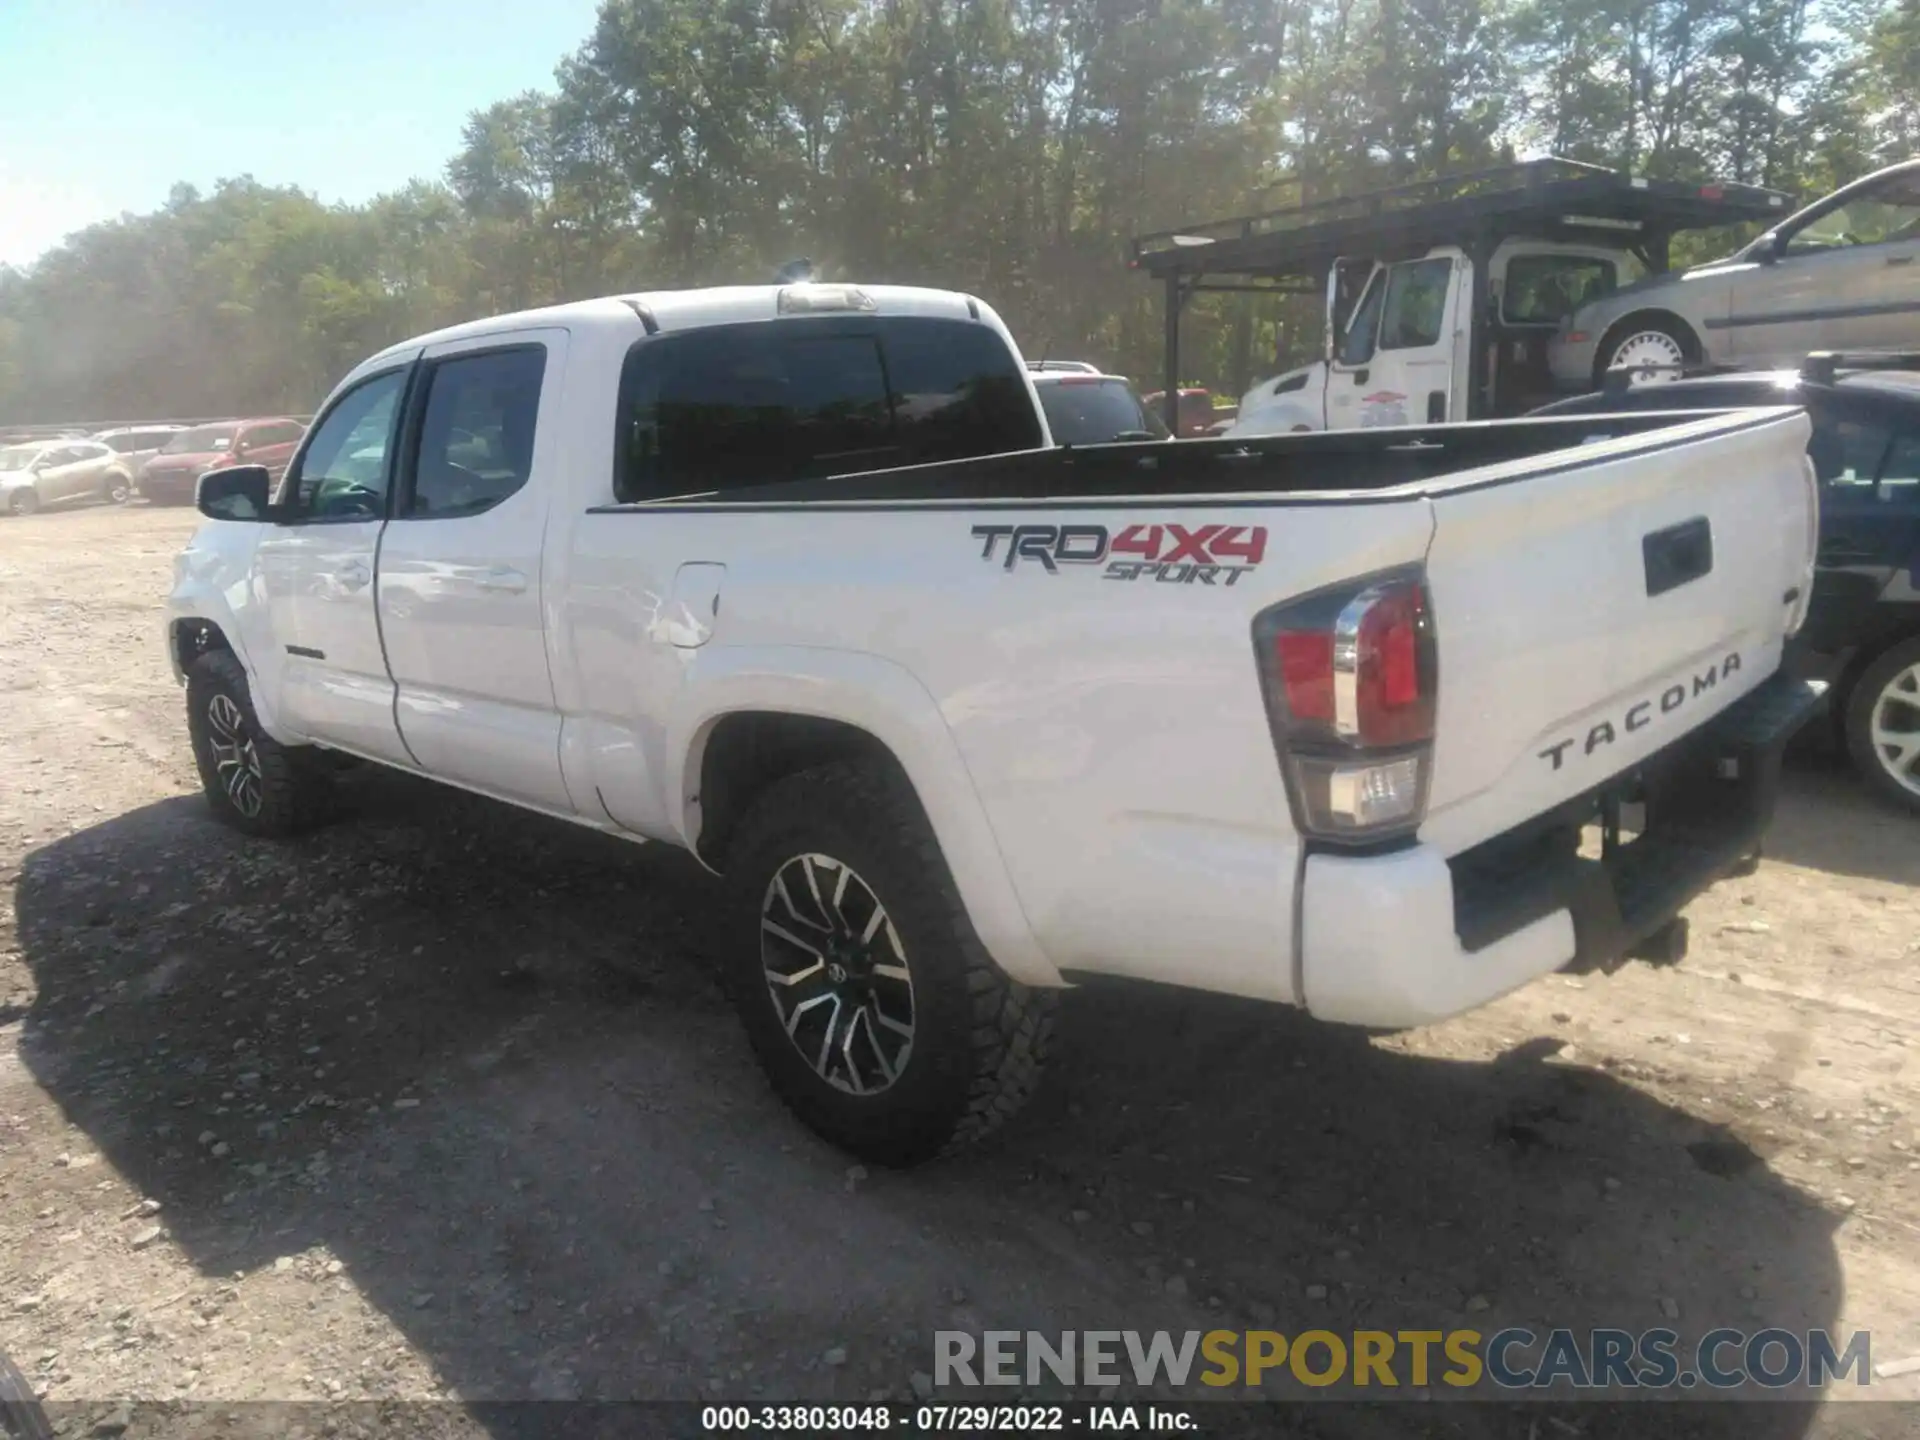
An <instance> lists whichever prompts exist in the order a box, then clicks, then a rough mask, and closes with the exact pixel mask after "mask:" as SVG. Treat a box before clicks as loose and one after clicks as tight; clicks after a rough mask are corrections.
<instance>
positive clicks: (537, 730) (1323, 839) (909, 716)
mask: <svg viewBox="0 0 1920 1440" xmlns="http://www.w3.org/2000/svg"><path fill="white" fill-rule="evenodd" d="M410 394H412V395H424V396H425V397H426V398H425V400H424V403H423V404H422V405H421V407H420V412H419V417H418V420H417V421H416V423H414V424H411V425H408V426H405V427H401V426H397V425H396V424H395V423H394V417H395V414H396V411H397V410H398V409H399V407H400V406H401V403H402V397H404V396H406V395H410ZM1596 428H1597V429H1601V430H1605V431H1607V432H1609V433H1611V434H1613V435H1614V436H1616V437H1617V439H1616V443H1613V444H1609V445H1606V446H1604V447H1597V448H1598V451H1599V453H1597V454H1595V455H1593V456H1592V457H1589V456H1588V455H1587V454H1586V453H1585V447H1584V442H1585V440H1586V439H1587V437H1588V436H1589V435H1591V434H1592V433H1594V432H1595V430H1596ZM1808 429H1809V426H1808V422H1807V418H1806V416H1805V415H1804V414H1803V413H1801V412H1799V411H1795V410H1791V409H1780V410H1776V411H1774V412H1772V413H1771V414H1768V415H1763V416H1760V417H1758V418H1756V417H1754V416H1753V415H1751V414H1747V415H1740V416H1734V417H1721V418H1710V419H1706V420H1697V421H1693V422H1691V423H1689V422H1688V421H1686V420H1682V421H1680V422H1678V423H1676V422H1675V421H1674V420H1672V419H1670V418H1660V417H1653V418H1648V417H1637V416H1628V417H1619V418H1617V419H1615V420H1613V421H1610V422H1603V423H1602V424H1601V425H1600V426H1598V427H1596V426H1595V425H1594V423H1593V422H1589V421H1587V420H1584V419H1573V420H1568V421H1551V420H1532V421H1511V422H1497V423H1493V424H1489V425H1475V426H1461V427H1457V431H1456V433H1452V434H1448V435H1446V436H1444V437H1443V438H1441V439H1438V440H1435V441H1433V442H1432V443H1429V444H1426V445H1423V446H1421V447H1418V448H1415V447H1410V446H1408V445H1407V444H1406V443H1405V438H1404V436H1401V435H1398V434H1393V433H1367V432H1364V431H1353V432H1349V433H1347V434H1342V435H1313V436H1300V437H1293V436H1283V437H1279V438H1275V439H1268V440H1256V441H1237V440H1227V441H1211V442H1210V441H1195V442H1191V443H1187V444H1179V445H1175V444H1166V445H1156V446H1145V445H1141V446H1132V445H1115V446H1096V447H1089V448H1085V449H1067V448H1062V447H1053V448H1047V447H1045V446H1043V445H1042V440H1043V438H1044V435H1045V431H1044V428H1043V425H1042V420H1041V415H1040V413H1039V411H1038V407H1037V403H1036V399H1035V387H1034V385H1033V384H1032V381H1031V375H1030V372H1028V371H1027V370H1026V369H1025V367H1024V366H1023V364H1022V363H1021V359H1020V356H1019V354H1018V352H1017V351H1016V349H1015V348H1014V345H1013V342H1012V340H1011V338H1010V337H1009V336H1008V334H1007V331H1006V329H1005V327H1004V326H1003V325H1002V323H1001V321H1000V319H999V317H998V316H997V315H995V314H994V312H993V310H992V309H991V308H990V307H988V306H987V305H985V304H983V303H982V302H980V301H979V300H977V299H974V298H972V297H969V296H965V295H958V294H951V293H947V292H942V291H932V290H917V289H904V288H897V287H892V286H876V287H872V288H868V287H856V286H851V285H815V284H791V285H784V286H769V287H765V288H761V289H747V288H727V289H721V290H717V291H698V290H695V291H682V292H677V293H665V294H649V295H638V296H628V297H621V298H608V299H603V300H597V301H585V302H580V303H576V304H571V305H565V306H559V307H555V308H551V309H546V310H539V311H532V312H528V313H525V314H519V315H509V316H504V317H501V318H497V319H491V320H484V321H480V322H476V323H473V324H468V325H463V326H458V327H455V328H454V329H451V330H445V331H440V332H438V333H435V334H431V335H425V336H421V337H419V338H417V339H414V340H409V341H407V342H405V343H404V344H400V345H396V346H394V347H392V348H390V349H388V350H385V351H383V352H381V353H380V354H377V355H375V356H372V357H371V358H369V359H368V360H366V361H365V362H364V363H362V364H361V365H360V366H358V367H357V368H356V369H355V370H354V371H353V372H352V373H351V374H349V375H348V376H347V377H346V378H345V379H344V380H342V381H341V383H340V384H339V385H338V386H337V387H336V388H335V390H334V392H333V394H332V395H331V396H330V397H329V398H328V400H327V402H326V404H325V405H324V406H323V407H322V409H321V411H320V414H319V418H318V419H317V420H316V421H315V422H314V425H313V428H312V430H311V432H310V433H309V435H308V437H307V440H306V441H305V443H304V445H303V447H302V449H301V451H300V453H299V454H298V455H297V456H296V457H295V459H294V461H293V464H292V466H291V468H290V469H289V471H288V473H287V478H286V480H285V481H284V482H282V484H281V485H280V487H279V489H278V491H277V492H275V491H273V490H271V489H270V482H269V477H268V474H267V471H266V470H265V469H264V468H261V467H257V466H250V465H241V466H235V467H231V468H228V469H224V470H221V471H217V472H215V473H213V474H210V475H208V476H206V477H205V478H204V479H203V480H202V482H201V486H200V492H199V497H198V498H199V506H200V509H201V512H202V513H203V514H205V515H206V516H207V517H208V519H209V520H210V521H211V522H213V523H210V524H208V525H205V526H203V527H201V529H200V530H199V532H198V533H196V535H195V536H194V538H193V540H192V541H191V543H190V548H189V551H188V553H187V554H186V555H185V556H184V557H182V560H181V562H180V563H179V564H178V566H177V567H176V569H175V572H174V574H175V582H174V588H173V591H172V593H171V595H170V596H169V598H168V602H167V607H168V627H167V636H168V640H169V652H168V653H169V657H170V660H171V664H172V666H173V669H174V672H175V674H176V675H177V676H178V677H179V679H180V680H181V681H182V682H183V683H184V685H185V690H186V707H187V723H188V728H189V733H190V737H191V743H192V747H193V755H194V758H195V762H196V764H197V766H198V768H199V772H200V776H201V780H202V783H203V786H204V788H205V792H206V796H207V799H208V802H209V804H210V806H211V807H212V810H213V812H214V814H215V815H216V816H218V817H219V818H221V819H222V820H224V821H225V822H227V823H228V824H230V825H232V826H233V827H235V828H236V829H238V830H240V831H242V832H245V833H247V834H250V835H254V836H260V837H270V836H277V835H284V834H288V833H290V832H292V831H295V830H297V829H299V828H301V827H302V826H304V825H308V824H311V823H313V822H315V821H316V820H317V819H319V818H320V817H321V816H322V815H323V814H324V813H325V811H326V807H327V804H328V796H329V790H328V787H329V785H330V783H331V782H330V779H329V772H330V768H331V767H330V766H329V765H328V764H326V763H324V760H325V757H324V753H323V752H324V751H327V750H334V751H339V752H343V753H345V754H347V755H351V756H355V757H359V758H361V759H363V760H367V761H371V762H374V763H378V764H383V765H387V766H391V767H394V768H397V769H401V770H407V771H412V772H415V773H419V774H424V775H426V776H428V777H431V778H433V779H436V780H439V781H442V782H445V783H447V784H450V785H454V786H459V787H464V788H466V789H470V790H476V791H479V792H481V793H483V794H487V795H491V796H494V797H496V798H499V799H503V800H507V801H510V802H512V803H515V804H519V805H521V806H524V807H527V808H529V809H532V810H535V811H539V812H541V813H544V814H549V815H555V816H560V817H564V818H567V819H569V820H572V821H575V822H577V823H579V824H581V825H584V826H587V827H589V828H591V829H595V830H599V831H602V832H605V833H608V834H611V835H615V836H624V837H627V838H629V839H652V840H656V841H663V842H665V843H668V844H672V845H677V846H682V847H686V848H688V849H691V850H692V851H694V852H695V853H696V854H697V855H698V856H699V857H700V858H701V859H702V860H703V861H704V862H705V863H706V864H707V865H709V866H711V867H713V868H715V869H717V870H720V871H722V872H723V873H724V875H725V878H726V884H727V887H728V891H729V894H730V897H731V898H730V902H729V905H728V909H727V913H726V918H725V919H724V922H723V923H724V925H725V928H724V930H723V931H721V932H720V938H719V940H718V942H717V946H716V950H717V954H716V961H717V963H718V964H719V965H720V966H721V967H723V969H724V974H725V980H726V983H727V986H728V989H729V992H730V994H731V995H732V996H733V999H734V1003H735V1004H736V1005H737V1007H738V1009H739V1012H740V1016H741V1019H742V1021H743V1022H744V1024H745V1027H746V1030H747V1033H748V1035H749V1037H750V1038H751V1040H752V1043H753V1046H754V1048H755V1050H756V1052H757V1054H758V1056H759V1059H760V1062H761V1064H762V1066H763V1067H764V1068H765V1070H766V1072H767V1074H768V1076H769V1078H770V1080H771V1082H772V1084H773V1086H774V1087H775V1089H776V1090H777V1091H778V1092H779V1093H780V1095H781V1096H782V1097H783V1098H784V1099H785V1100H786V1102H787V1103H788V1104H789V1105H790V1106H791V1107H792V1108H793V1109H794V1111H795V1112H796V1113H797V1114H799V1115H800V1116H801V1117H802V1118H803V1119H805V1120H806V1121H807V1123H809V1124H811V1125H812V1126H814V1127H815V1128H816V1129H817V1130H819V1131H820V1132H821V1133H822V1134H823V1135H826V1136H827V1137H829V1138H830V1139H832V1140H833V1141H835V1142H837V1143H838V1144H840V1145H842V1146H845V1147H846V1148H848V1149H849V1150H852V1151H854V1152H856V1153H858V1154H860V1155H863V1156H866V1157H870V1158H873V1159H877V1160H881V1161H885V1162H889V1163H908V1162H912V1161H915V1160H919V1159H923V1158H926V1157H928V1156H930V1155H932V1154H935V1153H938V1152H940V1151H942V1150H944V1149H946V1148H948V1147H950V1146H951V1145H954V1144H956V1143H959V1142H963V1141H966V1140H969V1139H971V1138H973V1137H975V1136H977V1135H980V1134H982V1133H984V1132H986V1131H987V1130H989V1129H991V1128H992V1127H994V1126H995V1125H997V1124H998V1123H999V1122H1000V1121H1001V1120H1002V1119H1003V1118H1005V1117H1006V1116H1007V1115H1008V1114H1010V1113H1011V1112H1012V1111H1013V1110H1015V1109H1016V1108H1017V1107H1018V1105H1019V1103H1020V1102H1021V1101H1022V1100H1023V1099H1024V1098H1025V1096H1026V1095H1027V1094H1028V1092H1029V1091H1030V1090H1031V1088H1032V1087H1033V1085H1034V1083H1035V1080H1036V1077H1037V1074H1038V1070H1039V1067H1040V1064H1041V1061H1042V1059H1043V1057H1044V1055H1045V1053H1046V1050H1047V1044H1048V1035H1049V1030H1050V1026H1051V1017H1052V1012H1053V1008H1054V1003H1055V996H1056V994H1057V992H1058V991H1059V990H1060V989H1061V988H1062V987H1063V985H1064V983H1065V982H1064V979H1063V975H1064V974H1072V973H1076V972H1079V973H1087V974H1099V973H1105V974H1109V975H1124V976H1131V977H1134V978H1139V979H1155V980H1161V981H1166V982H1170V983H1174V984H1179V985H1186V986H1190V987H1194V988H1198V989H1202V990H1213V991H1220V992H1227V993H1231V994H1235V995H1239V996H1242V997H1248V998H1264V999H1268V1000H1272V1001H1277V1002H1282V1003H1290V1004H1295V1005H1301V1006H1304V1007H1305V1008H1306V1009H1307V1010H1309V1011H1310V1012H1311V1013H1312V1014H1314V1015H1316V1016H1318V1017H1320V1018H1322V1019H1326V1020H1331V1021H1338V1022H1344V1023H1350V1024H1356V1025H1369V1026H1386V1027H1405V1026H1410V1025H1417V1024H1422V1023H1425V1022H1428V1021H1432V1020H1437V1019H1440V1018H1443V1017H1445V1016H1449V1015H1453V1014H1457V1013H1459V1012H1461V1011H1464V1010H1468V1009H1471V1008H1473V1007H1475V1006H1478V1005H1481V1004H1483V1003H1486V1002H1488V1001H1491V1000H1493V999H1494V998H1495V997H1497V996H1499V995H1503V994H1505V993H1506V992H1508V991H1510V990H1512V989H1514V988H1515V987H1516V986H1519V985H1522V984H1524V983H1526V982H1527V981H1528V980H1531V979H1533V978H1535V977H1537V976H1540V975H1544V974H1546V973H1548V972H1550V971H1554V970H1558V969H1561V968H1563V967H1567V966H1574V967H1576V968H1591V967H1594V966H1603V965H1611V964H1612V963H1613V962H1614V961H1615V960H1618V959H1621V958H1624V957H1625V956H1627V955H1628V954H1630V953H1633V952H1635V951H1636V950H1640V949H1641V948H1642V947H1644V946H1646V945H1648V944H1649V943H1653V944H1655V945H1656V948H1657V953H1658V954H1659V956H1660V957H1661V958H1663V959H1666V960H1669V961H1670V960H1674V959H1677V958H1678V955H1677V953H1676V951H1677V937H1679V936H1680V935H1681V934H1682V932H1681V931H1680V929H1679V927H1678V926H1677V925H1676V924H1675V922H1674V917H1675V916H1676V914H1677V913H1678V911H1679V910H1680V908H1681V907H1682V906H1683V905H1685V904H1686V903H1687V902H1688V901H1689V900H1690V899H1691V898H1692V897H1693V896H1694V895H1696V894H1697V893H1699V892H1700V891H1701V890H1702V889H1704V888H1706V887H1707V886H1709V885H1711V884H1712V883H1713V882H1714V881H1715V880H1716V879H1717V878H1718V877H1719V876H1721V875H1722V874H1724V873H1726V872H1727V871H1728V870H1729V869H1731V868H1734V867H1736V866H1738V865H1739V864H1740V863H1741V862H1742V860H1743V859H1744V858H1745V857H1747V856H1750V855H1751V854H1752V853H1754V851H1755V849H1756V847H1757V846H1758V845H1759V843H1760V840H1761V836H1762V833H1763V832H1764V830H1765V827H1766V824H1767V821H1768V816H1769V814H1770V811H1771V807H1772V803H1773V793H1774V787H1775V785H1776V782H1777V775H1778V766H1777V761H1776V757H1777V754H1778V752H1779V749H1780V747H1781V746H1783V745H1784V744H1785V743H1786V740H1787V738H1788V737H1789V736H1790V735H1791V734H1792V733H1793V732H1794V730H1795V729H1797V728H1798V726H1799V725H1800V724H1801V722H1802V721H1803V720H1805V719H1806V718H1808V717H1809V716H1810V715H1811V714H1812V713H1814V712H1815V711H1816V710H1817V709H1818V706H1819V703H1820V697H1819V692H1818V690H1817V688H1816V687H1813V686H1811V685H1809V684H1807V683H1806V682H1803V681H1798V680H1795V679H1792V678H1790V677H1789V676H1787V675H1786V674H1785V673H1784V672H1782V670H1781V668H1780V659H1781V654H1782V651H1783V648H1784V645H1785V642H1786V639H1787V637H1788V636H1789V635H1791V634H1792V632H1793V631H1794V629H1795V628H1796V627H1797V625H1798V623H1799V620H1800V617H1801V615H1802V613H1803V609H1804V604H1803V601H1802V600H1800V599H1796V600H1790V601H1788V602H1786V603H1782V600H1781V597H1782V595H1783V594H1787V593H1788V592H1795V591H1803V590H1804V587H1805V586H1806V585H1807V583H1808V577H1809V576H1810V574H1811V572H1812V565H1813V547H1814V515H1813V505H1812V478H1811V476H1810V475H1809V474H1808V471H1807V466H1806V461H1805V456H1804V452H1805V448H1806V439H1807V434H1808ZM462 433H464V434H465V435H467V436H475V435H489V434H491V435H497V436H498V437H499V441H500V448H499V455H498V463H497V464H495V465H492V466H490V467H489V468H488V470H487V471H486V472H485V473H477V472H475V471H474V470H472V469H471V468H469V467H468V466H467V465H465V464H463V463H460V462H457V461H454V460H452V459H451V457H450V453H449V452H450V451H451V450H452V449H453V448H454V447H456V446H459V445H462V444H463V443H465V442H463V441H462V439H461V438H460V437H461V435H462ZM370 452H372V453H370ZM343 466H344V468H343ZM276 493H277V497H278V498H277V499H276V498H271V497H273V496H274V495H275V494H276ZM1703 527H1705V528H1706V529H1708V530H1710V532H1711V536H1712V546H1711V555H1710V560H1709V557H1708V556H1707V555H1706V554H1705V553H1704V552H1703V547H1702V545H1701V544H1700V534H1701V532H1702V529H1703ZM723 601H724V603H723ZM1249 658H1252V659H1253V660H1254V661H1255V665H1254V666H1252V667H1249V666H1248V664H1247V661H1248V659H1249ZM1442 687H1444V692H1445V693H1444V696H1443V694H1442ZM1642 796H1644V797H1645V798H1646V799H1647V802H1648V803H1647V806H1646V813H1647V816H1648V821H1647V828H1645V829H1644V831H1643V833H1641V834H1640V835H1639V836H1638V838H1636V839H1634V840H1633V842H1632V844H1631V845H1628V846H1625V847H1624V848H1620V847H1617V846H1610V847H1609V848H1608V849H1607V851H1606V852H1605V854H1604V855H1603V857H1601V858H1595V859H1588V860H1583V859H1582V858H1581V857H1580V852H1579V848H1578V847H1579V841H1580V830H1581V822H1582V820H1583V819H1585V818H1586V817H1588V816H1589V815H1598V814H1600V813H1601V810H1600V808H1599V802H1600V801H1601V800H1602V799H1607V800H1613V799H1630V798H1634V797H1642ZM1663 937H1664V938H1663Z"/></svg>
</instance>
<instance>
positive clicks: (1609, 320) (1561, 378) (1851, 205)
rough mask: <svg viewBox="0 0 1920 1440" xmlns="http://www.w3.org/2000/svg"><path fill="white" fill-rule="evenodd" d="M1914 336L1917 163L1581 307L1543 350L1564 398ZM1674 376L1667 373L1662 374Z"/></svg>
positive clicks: (1896, 343)
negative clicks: (1650, 371)
mask: <svg viewBox="0 0 1920 1440" xmlns="http://www.w3.org/2000/svg"><path fill="white" fill-rule="evenodd" d="M1916 337H1920V159H1915V160H1908V161H1904V162H1902V163H1901V164H1898V165H1889V166H1888V167H1887V168H1886V169H1884V170H1879V171H1876V172H1875V173H1873V174H1871V175H1868V176H1866V177H1865V178H1864V179H1861V180H1856V181H1854V182H1853V184H1851V185H1846V186H1843V187H1841V188H1840V189H1838V190H1836V191H1834V192H1833V194H1831V195H1828V196H1826V197H1825V198H1824V199H1822V200H1819V201H1816V202H1815V203H1814V204H1812V205H1809V206H1807V207H1806V208H1805V209H1803V210H1799V211H1796V212H1795V213H1794V214H1792V215H1790V216H1789V217H1788V218H1787V219H1785V220H1783V221H1781V222H1780V223H1779V224H1778V225H1776V226H1774V227H1773V228H1772V229H1770V230H1768V231H1767V232H1766V234H1764V235H1762V236H1760V237H1759V238H1758V239H1756V240H1754V241H1753V242H1752V243H1751V244H1749V245H1746V246H1744V247H1743V248H1742V249H1740V250H1739V251H1738V252H1737V253H1735V254H1733V255H1731V256H1729V257H1728V258H1727V259H1725V260H1716V261H1714V262H1713V263H1712V264H1710V265H1696V266H1694V267H1693V269H1691V270H1686V271H1683V272H1681V273H1679V274H1662V275H1656V276H1652V277H1649V278H1648V279H1645V280H1642V281H1640V282H1639V283H1637V284H1633V285H1626V286H1622V287H1621V288H1620V289H1618V290H1615V291H1614V292H1613V293H1612V294H1610V295H1606V296H1604V297H1602V298H1600V299H1597V300H1595V301H1594V302H1593V303H1591V304H1588V305H1583V306H1581V307H1580V308H1579V309H1578V310H1576V311H1575V312H1574V313H1573V314H1572V315H1570V316H1568V317H1567V319H1566V320H1564V321H1563V322H1562V323H1561V326H1560V330H1559V332H1558V334H1556V335H1555V336H1554V338H1553V339H1552V340H1551V341H1550V342H1548V346H1547V364H1548V367H1549V368H1550V369H1551V371H1552V373H1553V379H1554V382H1555V384H1557V385H1559V386H1560V387H1561V388H1562V389H1569V390H1585V389H1587V388H1588V387H1589V386H1596V387H1597V386H1598V385H1599V384H1600V383H1601V380H1602V378H1603V377H1604V376H1605V374H1606V372H1607V371H1609V370H1613V369H1620V368H1631V367H1635V366H1641V365H1657V366H1667V367H1672V366H1675V365H1681V364H1686V363H1689V362H1693V363H1698V362H1702V361H1705V362H1711V363H1715V364H1731V365H1738V366H1740V367H1741V368H1743V369H1753V370H1761V369H1767V368H1771V367H1775V366H1794V365H1798V364H1799V363H1800V357H1801V356H1803V355H1805V354H1807V353H1808V352H1809V351H1811V350H1816V349H1834V350H1873V349H1899V348H1902V347H1906V346H1911V345H1912V344H1913V343H1914V341H1915V339H1916ZM1662 373H1670V372H1662Z"/></svg>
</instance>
